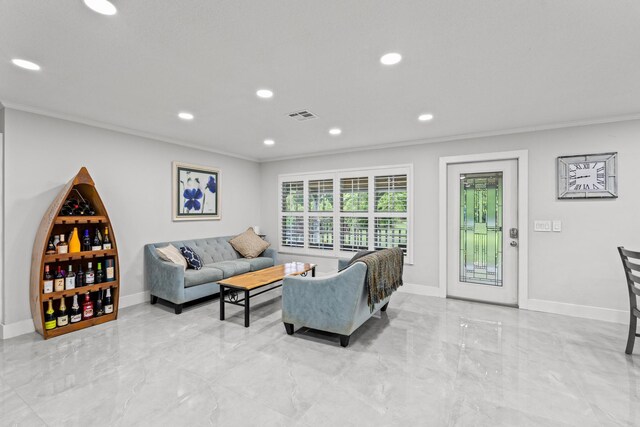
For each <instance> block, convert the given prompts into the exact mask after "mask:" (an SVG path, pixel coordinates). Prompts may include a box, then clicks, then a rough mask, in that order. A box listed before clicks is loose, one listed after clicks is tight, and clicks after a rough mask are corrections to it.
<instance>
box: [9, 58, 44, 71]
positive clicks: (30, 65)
mask: <svg viewBox="0 0 640 427" xmlns="http://www.w3.org/2000/svg"><path fill="white" fill-rule="evenodd" d="M11 62H12V63H13V65H15V66H17V67H20V68H24V69H25V70H32V71H38V70H39V69H40V66H39V65H38V64H36V63H35V62H31V61H27V60H26V59H18V58H16V59H12V60H11Z"/></svg>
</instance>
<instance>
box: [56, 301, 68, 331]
mask: <svg viewBox="0 0 640 427" xmlns="http://www.w3.org/2000/svg"><path fill="white" fill-rule="evenodd" d="M56 321H57V325H58V328H59V327H61V326H67V325H68V324H69V314H68V313H67V305H66V304H65V302H64V297H63V298H60V310H58V317H57V319H56Z"/></svg>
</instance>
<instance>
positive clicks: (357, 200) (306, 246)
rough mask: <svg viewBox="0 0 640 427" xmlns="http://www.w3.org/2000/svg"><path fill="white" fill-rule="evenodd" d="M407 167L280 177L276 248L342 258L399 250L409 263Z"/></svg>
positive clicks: (409, 229)
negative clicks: (362, 251) (278, 235)
mask: <svg viewBox="0 0 640 427" xmlns="http://www.w3.org/2000/svg"><path fill="white" fill-rule="evenodd" d="M411 176H412V168H411V166H395V167H389V168H378V169H371V170H345V171H332V172H318V173H310V174H304V175H296V176H292V175H282V176H280V180H279V181H280V248H281V250H282V251H286V252H292V253H303V254H309V255H329V256H343V257H348V256H349V254H352V253H354V252H357V251H360V250H375V249H384V248H388V247H396V246H398V247H401V248H402V249H403V250H404V252H405V254H406V255H407V261H408V262H411V256H412V254H411V224H412V223H411V194H410V182H411Z"/></svg>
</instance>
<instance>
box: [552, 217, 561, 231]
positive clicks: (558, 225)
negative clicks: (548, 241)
mask: <svg viewBox="0 0 640 427" xmlns="http://www.w3.org/2000/svg"><path fill="white" fill-rule="evenodd" d="M553 231H555V232H556V233H559V232H561V231H562V221H560V220H559V219H556V220H554V221H553Z"/></svg>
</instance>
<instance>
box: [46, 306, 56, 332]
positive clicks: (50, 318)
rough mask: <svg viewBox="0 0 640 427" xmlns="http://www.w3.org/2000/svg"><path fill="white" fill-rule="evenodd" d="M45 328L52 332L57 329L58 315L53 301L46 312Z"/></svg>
mask: <svg viewBox="0 0 640 427" xmlns="http://www.w3.org/2000/svg"><path fill="white" fill-rule="evenodd" d="M44 328H45V329H46V330H51V329H55V328H56V315H55V313H54V311H53V301H52V300H49V307H48V308H47V311H45V312H44Z"/></svg>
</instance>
